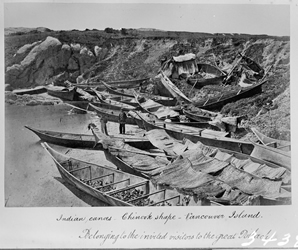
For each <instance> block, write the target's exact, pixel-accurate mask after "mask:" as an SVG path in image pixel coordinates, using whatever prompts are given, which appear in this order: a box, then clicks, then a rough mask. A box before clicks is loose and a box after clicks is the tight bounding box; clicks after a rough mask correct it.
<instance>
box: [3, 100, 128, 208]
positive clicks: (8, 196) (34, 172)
mask: <svg viewBox="0 0 298 250" xmlns="http://www.w3.org/2000/svg"><path fill="white" fill-rule="evenodd" d="M70 110H71V108H70V107H68V106H66V105H63V104H58V105H46V106H44V105H38V106H17V105H9V104H6V106H5V185H4V186H5V190H4V192H5V206H6V207H89V206H106V204H104V203H102V202H100V201H98V200H96V199H95V198H93V197H91V196H88V195H86V194H84V193H83V192H81V191H80V190H78V189H76V188H74V187H72V186H71V185H69V184H67V183H66V182H65V181H64V180H63V179H62V178H61V176H60V173H59V172H58V169H57V168H56V165H55V164H54V162H53V160H52V159H51V157H50V156H49V155H48V154H47V153H46V151H45V150H44V149H43V147H42V146H41V141H40V140H39V138H38V137H37V136H36V135H35V134H33V133H32V132H31V131H29V130H27V129H26V128H25V127H24V126H25V125H28V126H31V127H33V128H39V129H45V130H53V131H61V132H73V133H84V134H91V131H89V130H88V128H87V126H88V123H90V122H93V123H95V124H96V123H97V122H98V119H97V116H96V115H95V114H94V115H93V114H79V113H75V112H70ZM133 129H134V127H133V126H129V127H128V128H127V130H128V131H132V130H133ZM108 131H109V133H111V134H112V133H118V124H115V123H111V122H108ZM51 146H53V148H54V149H57V150H58V151H60V152H63V153H64V152H67V154H69V155H71V156H74V157H76V158H79V159H82V160H85V161H90V162H94V163H97V164H100V165H107V166H111V167H115V166H114V165H113V164H112V163H110V162H109V161H107V160H106V158H105V155H104V153H103V152H101V151H92V150H78V149H69V148H64V147H60V146H55V145H51Z"/></svg>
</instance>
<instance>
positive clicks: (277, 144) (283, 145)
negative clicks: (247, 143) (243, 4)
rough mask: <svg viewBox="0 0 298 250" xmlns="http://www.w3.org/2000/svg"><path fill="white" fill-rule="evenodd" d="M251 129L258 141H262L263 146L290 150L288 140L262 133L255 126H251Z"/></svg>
mask: <svg viewBox="0 0 298 250" xmlns="http://www.w3.org/2000/svg"><path fill="white" fill-rule="evenodd" d="M251 131H252V132H253V133H254V134H255V136H256V137H257V138H258V139H259V141H260V143H262V144H263V145H264V146H268V147H273V148H276V149H279V150H282V151H291V142H290V141H285V140H278V139H274V138H270V137H268V136H266V135H264V134H262V133H261V132H260V131H258V130H257V129H256V128H251Z"/></svg>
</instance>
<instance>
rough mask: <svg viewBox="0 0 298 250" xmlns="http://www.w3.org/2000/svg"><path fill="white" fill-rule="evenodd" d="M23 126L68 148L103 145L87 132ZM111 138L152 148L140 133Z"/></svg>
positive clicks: (47, 140) (44, 138)
mask: <svg viewBox="0 0 298 250" xmlns="http://www.w3.org/2000/svg"><path fill="white" fill-rule="evenodd" d="M25 128H27V129H29V130H30V131H32V132H33V133H34V134H36V135H37V136H38V137H39V138H40V139H41V140H42V141H44V142H47V143H52V144H55V145H59V146H64V147H68V148H80V149H89V150H103V149H104V148H103V145H102V143H101V141H97V143H96V144H95V137H94V135H91V134H90V135H88V134H75V133H65V132H59V131H49V130H40V129H35V128H32V127H30V126H25ZM97 136H98V137H101V134H100V133H97ZM110 138H111V139H115V140H123V141H124V142H125V143H127V144H128V145H130V146H133V147H136V148H139V149H144V150H148V149H150V148H154V147H153V145H152V144H151V142H150V141H149V140H148V139H146V138H145V137H142V136H141V135H139V136H138V135H121V134H119V135H110Z"/></svg>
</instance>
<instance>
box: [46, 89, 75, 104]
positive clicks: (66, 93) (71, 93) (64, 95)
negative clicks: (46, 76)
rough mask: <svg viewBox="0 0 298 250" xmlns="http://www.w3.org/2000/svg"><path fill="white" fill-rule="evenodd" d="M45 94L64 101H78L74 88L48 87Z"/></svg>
mask: <svg viewBox="0 0 298 250" xmlns="http://www.w3.org/2000/svg"><path fill="white" fill-rule="evenodd" d="M47 92H48V94H49V95H51V96H54V97H58V98H60V99H62V100H66V101H78V100H79V96H80V94H79V93H77V91H76V88H75V87H74V88H64V87H58V86H55V87H48V88H47Z"/></svg>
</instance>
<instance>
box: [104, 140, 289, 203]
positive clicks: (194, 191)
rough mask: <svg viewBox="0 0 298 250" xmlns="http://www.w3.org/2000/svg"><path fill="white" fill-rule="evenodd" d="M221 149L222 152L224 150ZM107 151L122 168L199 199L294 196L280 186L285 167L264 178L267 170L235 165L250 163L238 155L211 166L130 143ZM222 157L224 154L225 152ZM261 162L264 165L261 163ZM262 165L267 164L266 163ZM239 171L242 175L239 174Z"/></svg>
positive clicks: (277, 199)
mask: <svg viewBox="0 0 298 250" xmlns="http://www.w3.org/2000/svg"><path fill="white" fill-rule="evenodd" d="M118 146H119V145H118ZM196 152H197V150H196V149H195V151H194V152H188V154H191V155H196ZM218 153H220V154H222V152H218ZM105 154H106V158H107V159H108V160H110V161H111V162H112V163H114V164H115V165H116V166H117V167H118V168H120V169H121V170H122V171H132V170H133V171H136V172H139V174H144V175H147V176H148V178H150V180H151V181H152V182H153V183H155V184H156V185H160V186H167V187H168V188H171V189H177V190H179V192H183V193H188V194H190V195H193V196H197V197H200V198H199V199H201V198H207V199H209V200H212V199H213V200H214V201H215V200H216V201H217V202H220V203H226V205H260V203H259V202H258V201H259V198H260V197H262V198H263V200H265V201H266V200H269V201H271V202H272V203H275V204H279V203H287V202H289V199H291V194H290V192H287V191H286V190H284V189H283V188H281V185H282V181H281V180H280V178H281V176H282V175H283V174H284V173H285V172H286V170H285V169H283V171H280V170H279V169H277V170H275V171H272V173H270V174H271V176H270V178H271V180H268V179H267V178H266V177H264V178H262V177H263V176H262V174H264V173H266V170H265V171H263V173H259V174H260V175H261V176H257V175H256V174H255V172H254V173H253V174H252V173H250V172H246V171H244V170H243V169H238V168H236V167H235V166H234V163H235V162H237V161H238V163H239V162H241V161H242V163H243V162H246V163H247V160H241V159H236V160H234V161H233V164H231V163H229V162H225V160H221V161H220V162H219V160H217V158H215V161H217V162H216V164H211V165H212V166H211V167H209V165H210V164H209V163H210V162H209V160H208V161H207V162H205V163H207V165H206V164H205V163H204V162H203V163H201V162H198V161H195V160H193V159H192V160H190V158H188V157H189V155H186V154H182V155H181V156H182V158H181V157H177V158H175V159H174V161H171V162H170V161H169V160H166V159H165V158H164V160H163V161H162V160H160V157H159V159H158V158H157V157H154V156H153V155H144V154H142V153H139V152H134V153H132V152H130V151H129V150H128V148H127V147H126V148H124V149H122V148H110V147H108V150H106V151H105ZM231 156H233V154H232V155H230V157H231ZM216 157H217V156H216ZM219 157H221V158H223V156H219ZM246 157H247V156H246ZM234 158H235V157H234ZM248 161H250V163H249V164H248V166H247V168H246V170H247V169H248V170H250V171H252V169H255V168H254V166H255V165H256V162H252V161H251V160H248ZM213 163H214V162H213ZM202 164H203V165H204V166H205V165H206V167H207V168H209V169H208V170H207V171H205V172H204V171H201V170H198V168H200V167H201V166H200V165H202ZM240 164H241V163H239V164H238V165H240ZM215 165H217V166H215ZM258 165H259V166H261V164H258ZM218 166H219V168H218ZM261 167H262V168H264V166H261ZM203 168H204V167H203ZM217 170H219V171H217ZM220 170H222V171H220ZM239 175H241V176H240V177H239ZM289 176H290V174H289V173H287V177H285V179H286V178H288V179H289V178H290V177H289ZM250 180H251V182H250ZM236 186H237V187H236ZM232 187H233V188H232ZM261 205H262V204H261Z"/></svg>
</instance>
